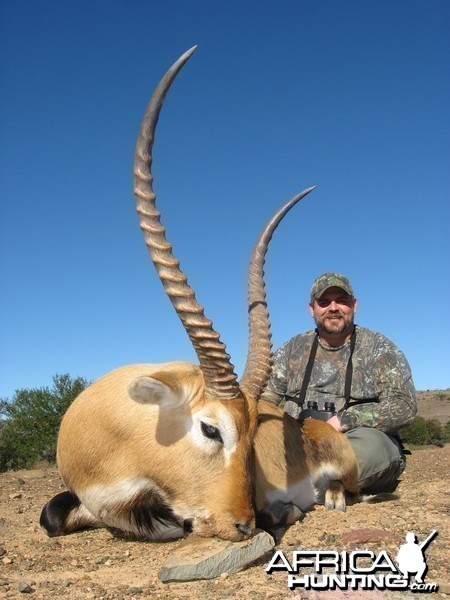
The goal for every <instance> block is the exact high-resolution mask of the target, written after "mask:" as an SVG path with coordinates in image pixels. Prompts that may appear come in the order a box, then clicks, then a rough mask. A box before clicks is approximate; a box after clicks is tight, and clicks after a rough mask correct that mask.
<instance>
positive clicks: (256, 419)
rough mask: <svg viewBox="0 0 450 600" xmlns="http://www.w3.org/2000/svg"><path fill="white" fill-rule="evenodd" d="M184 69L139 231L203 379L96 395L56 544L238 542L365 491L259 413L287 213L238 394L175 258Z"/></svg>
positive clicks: (143, 185)
mask: <svg viewBox="0 0 450 600" xmlns="http://www.w3.org/2000/svg"><path fill="white" fill-rule="evenodd" d="M194 50H195V47H194V48H192V49H191V50H189V51H188V52H186V53H185V54H184V55H183V56H181V57H180V58H179V59H178V61H177V62H176V63H175V64H174V65H173V66H172V67H171V68H170V69H169V71H168V72H167V73H166V75H165V76H164V77H163V79H162V80H161V82H160V83H159V85H158V87H157V88H156V90H155V92H154V94H153V96H152V99H151V101H150V103H149V105H148V107H147V110H146V112H145V115H144V118H143V121H142V125H141V129H140V132H139V136H138V140H137V146H136V153H135V166H134V174H135V195H136V199H137V211H138V213H139V219H140V225H141V228H142V231H143V233H144V238H145V242H146V245H147V247H148V249H149V251H150V255H151V258H152V261H153V263H154V265H155V267H156V270H157V272H158V276H159V278H160V280H161V282H162V284H163V286H164V288H165V290H166V292H167V295H168V296H169V298H170V300H171V302H172V304H173V306H174V308H175V310H176V312H177V314H178V316H179V317H180V319H181V321H182V322H183V325H184V327H185V329H186V331H187V334H188V335H189V338H190V340H191V342H192V344H193V346H194V348H195V351H196V353H197V357H198V360H199V366H197V365H194V364H191V363H186V362H170V363H164V364H139V365H133V366H128V367H122V368H120V369H117V370H115V371H112V372H111V373H109V374H108V375H105V376H104V377H102V378H101V379H99V380H98V381H96V382H95V383H93V384H92V385H91V386H90V387H88V388H87V389H86V390H85V391H84V392H83V393H82V394H80V396H79V397H78V398H77V399H76V400H75V401H74V402H73V404H72V405H71V407H70V408H69V410H68V411H67V413H66V415H65V416H64V419H63V421H62V424H61V429H60V433H59V438H58V448H57V455H58V466H59V470H60V472H61V475H62V478H63V480H64V482H65V484H66V486H67V487H68V490H69V491H66V492H63V493H61V494H58V495H57V496H55V497H54V498H53V499H52V500H50V502H48V503H47V505H46V506H45V507H44V509H43V511H42V515H41V525H42V526H43V527H44V529H45V530H46V531H47V533H48V534H49V535H50V536H54V535H62V534H65V533H69V532H72V531H75V530H77V529H81V528H83V527H88V526H91V527H109V528H112V529H115V530H119V531H121V532H123V533H126V534H130V535H133V536H135V537H138V538H141V539H149V540H169V539H175V538H179V537H182V536H184V535H186V534H187V533H188V532H190V531H194V532H196V533H198V534H200V535H203V536H214V535H216V536H218V537H221V538H224V539H228V540H240V539H243V538H245V537H248V536H250V535H251V533H252V531H253V529H254V527H255V510H256V512H257V513H259V512H261V511H263V509H264V508H265V507H266V506H268V505H272V504H273V503H276V502H279V501H281V502H283V503H285V504H291V505H294V506H295V507H298V508H299V509H301V510H305V509H306V508H309V507H310V506H311V505H313V504H314V503H316V502H317V501H320V495H321V494H324V495H325V502H326V504H327V506H329V507H330V508H332V507H337V508H345V498H344V488H345V489H347V490H350V491H356V479H357V472H356V462H355V457H354V454H353V451H352V449H351V447H350V444H349V443H348V442H347V439H346V438H345V436H344V435H342V434H340V433H337V432H336V431H335V430H334V429H333V428H332V427H330V426H329V425H327V424H326V423H323V422H318V421H314V422H313V421H311V422H309V423H307V424H305V426H304V427H303V428H300V426H299V424H298V423H297V422H296V421H294V420H293V419H292V418H291V417H289V416H287V415H285V414H283V412H282V411H281V410H280V409H279V408H277V407H276V406H274V405H271V404H269V403H267V402H263V401H261V402H259V403H258V402H257V401H258V399H259V398H260V396H261V393H262V391H263V389H264V387H265V385H266V383H267V380H268V377H269V375H270V372H271V367H272V355H271V343H270V337H271V334H270V323H269V319H268V317H269V315H268V313H267V310H266V300H265V298H266V295H265V290H264V270H263V267H264V260H265V254H266V251H267V247H268V244H269V242H270V239H271V237H272V234H273V232H274V230H275V229H276V227H277V225H278V223H279V222H280V220H281V219H282V218H283V216H284V215H285V214H286V213H287V212H288V211H289V210H290V209H291V208H292V206H294V205H295V204H296V203H297V202H298V201H299V200H300V199H301V198H303V197H304V196H306V194H308V193H309V192H310V191H311V190H312V189H313V188H309V189H307V190H305V191H304V192H302V193H301V194H299V195H298V196H296V197H295V198H293V199H292V200H290V201H289V202H288V203H287V204H285V205H284V206H283V207H282V208H281V209H280V210H279V211H278V212H277V213H276V215H274V217H272V219H271V220H270V221H269V223H268V224H267V226H266V227H265V229H264V231H263V232H262V234H261V235H260V237H259V239H258V241H257V243H256V246H255V248H254V251H253V255H252V258H251V263H250V274H249V292H248V293H249V296H248V301H249V330H250V332H249V337H250V339H249V350H248V357H247V363H246V366H245V370H244V373H243V376H242V379H241V381H240V383H238V380H237V376H236V374H235V372H234V367H233V365H232V364H231V362H230V357H229V355H228V354H227V353H226V350H225V345H224V344H223V343H222V342H221V340H220V337H219V334H218V333H217V332H216V331H215V330H214V329H213V325H212V322H211V321H210V320H209V319H207V318H206V317H205V316H204V311H203V308H202V306H201V305H200V304H199V303H198V302H197V300H196V298H195V295H194V291H193V290H192V289H191V287H190V286H189V285H188V283H187V278H186V276H185V275H184V274H183V272H182V271H181V270H180V267H179V262H178V260H177V259H176V258H175V257H174V255H173V253H172V247H171V245H170V244H169V242H168V241H167V239H166V235H165V229H164V227H163V226H162V225H161V222H160V215H159V213H158V211H157V210H156V207H155V194H154V193H153V189H152V175H151V162H152V154H151V153H152V146H153V138H154V132H155V127H156V123H157V120H158V116H159V113H160V110H161V107H162V105H163V102H164V99H165V96H166V94H167V92H168V90H169V87H170V85H171V84H172V82H173V80H174V79H175V77H176V75H177V73H178V72H179V70H180V69H181V67H182V66H183V65H184V63H185V62H186V61H187V60H188V58H189V57H190V56H191V54H192V53H193V52H194Z"/></svg>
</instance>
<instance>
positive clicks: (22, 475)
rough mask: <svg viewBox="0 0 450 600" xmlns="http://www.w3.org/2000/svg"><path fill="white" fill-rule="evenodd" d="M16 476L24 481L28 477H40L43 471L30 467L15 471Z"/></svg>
mask: <svg viewBox="0 0 450 600" xmlns="http://www.w3.org/2000/svg"><path fill="white" fill-rule="evenodd" d="M16 477H17V478H18V479H23V480H24V482H25V481H27V480H28V479H42V478H43V477H45V473H44V471H42V470H41V469H30V470H27V471H16Z"/></svg>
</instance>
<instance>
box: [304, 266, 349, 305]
mask: <svg viewBox="0 0 450 600" xmlns="http://www.w3.org/2000/svg"><path fill="white" fill-rule="evenodd" d="M330 287H339V288H341V289H343V290H344V292H347V294H348V295H349V296H354V294H353V289H352V286H351V285H350V281H349V280H348V279H347V277H344V275H339V273H324V274H323V275H319V277H318V278H317V279H316V280H315V282H314V283H313V284H312V288H311V300H314V298H320V296H321V295H322V294H323V293H324V292H325V290H327V289H328V288H330Z"/></svg>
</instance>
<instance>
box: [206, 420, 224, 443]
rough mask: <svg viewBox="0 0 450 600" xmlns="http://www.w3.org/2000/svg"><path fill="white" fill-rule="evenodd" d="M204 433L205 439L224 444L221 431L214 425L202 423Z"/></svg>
mask: <svg viewBox="0 0 450 600" xmlns="http://www.w3.org/2000/svg"><path fill="white" fill-rule="evenodd" d="M201 427H202V433H203V435H204V436H205V437H207V438H209V439H210V440H216V441H218V442H220V443H221V444H223V440H222V436H221V435H220V431H219V430H218V429H217V427H214V425H210V424H209V423H204V422H203V421H202V422H201Z"/></svg>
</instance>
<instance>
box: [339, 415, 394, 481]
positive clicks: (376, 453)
mask: <svg viewBox="0 0 450 600" xmlns="http://www.w3.org/2000/svg"><path fill="white" fill-rule="evenodd" d="M345 435H346V436H347V438H348V440H349V442H350V443H351V445H352V447H353V450H354V451H355V455H356V460H357V462H358V471H359V483H360V486H361V489H362V490H364V491H366V492H368V493H369V492H370V493H379V492H392V491H394V489H395V488H396V487H397V479H398V477H399V476H400V475H401V473H402V472H403V470H404V468H405V459H404V456H403V453H402V451H401V448H400V445H399V444H398V442H397V441H396V440H395V439H394V438H392V437H390V436H389V435H387V434H385V433H383V432H382V431H379V430H378V429H371V428H369V427H358V428H356V429H352V430H351V431H348V432H346V434H345Z"/></svg>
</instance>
